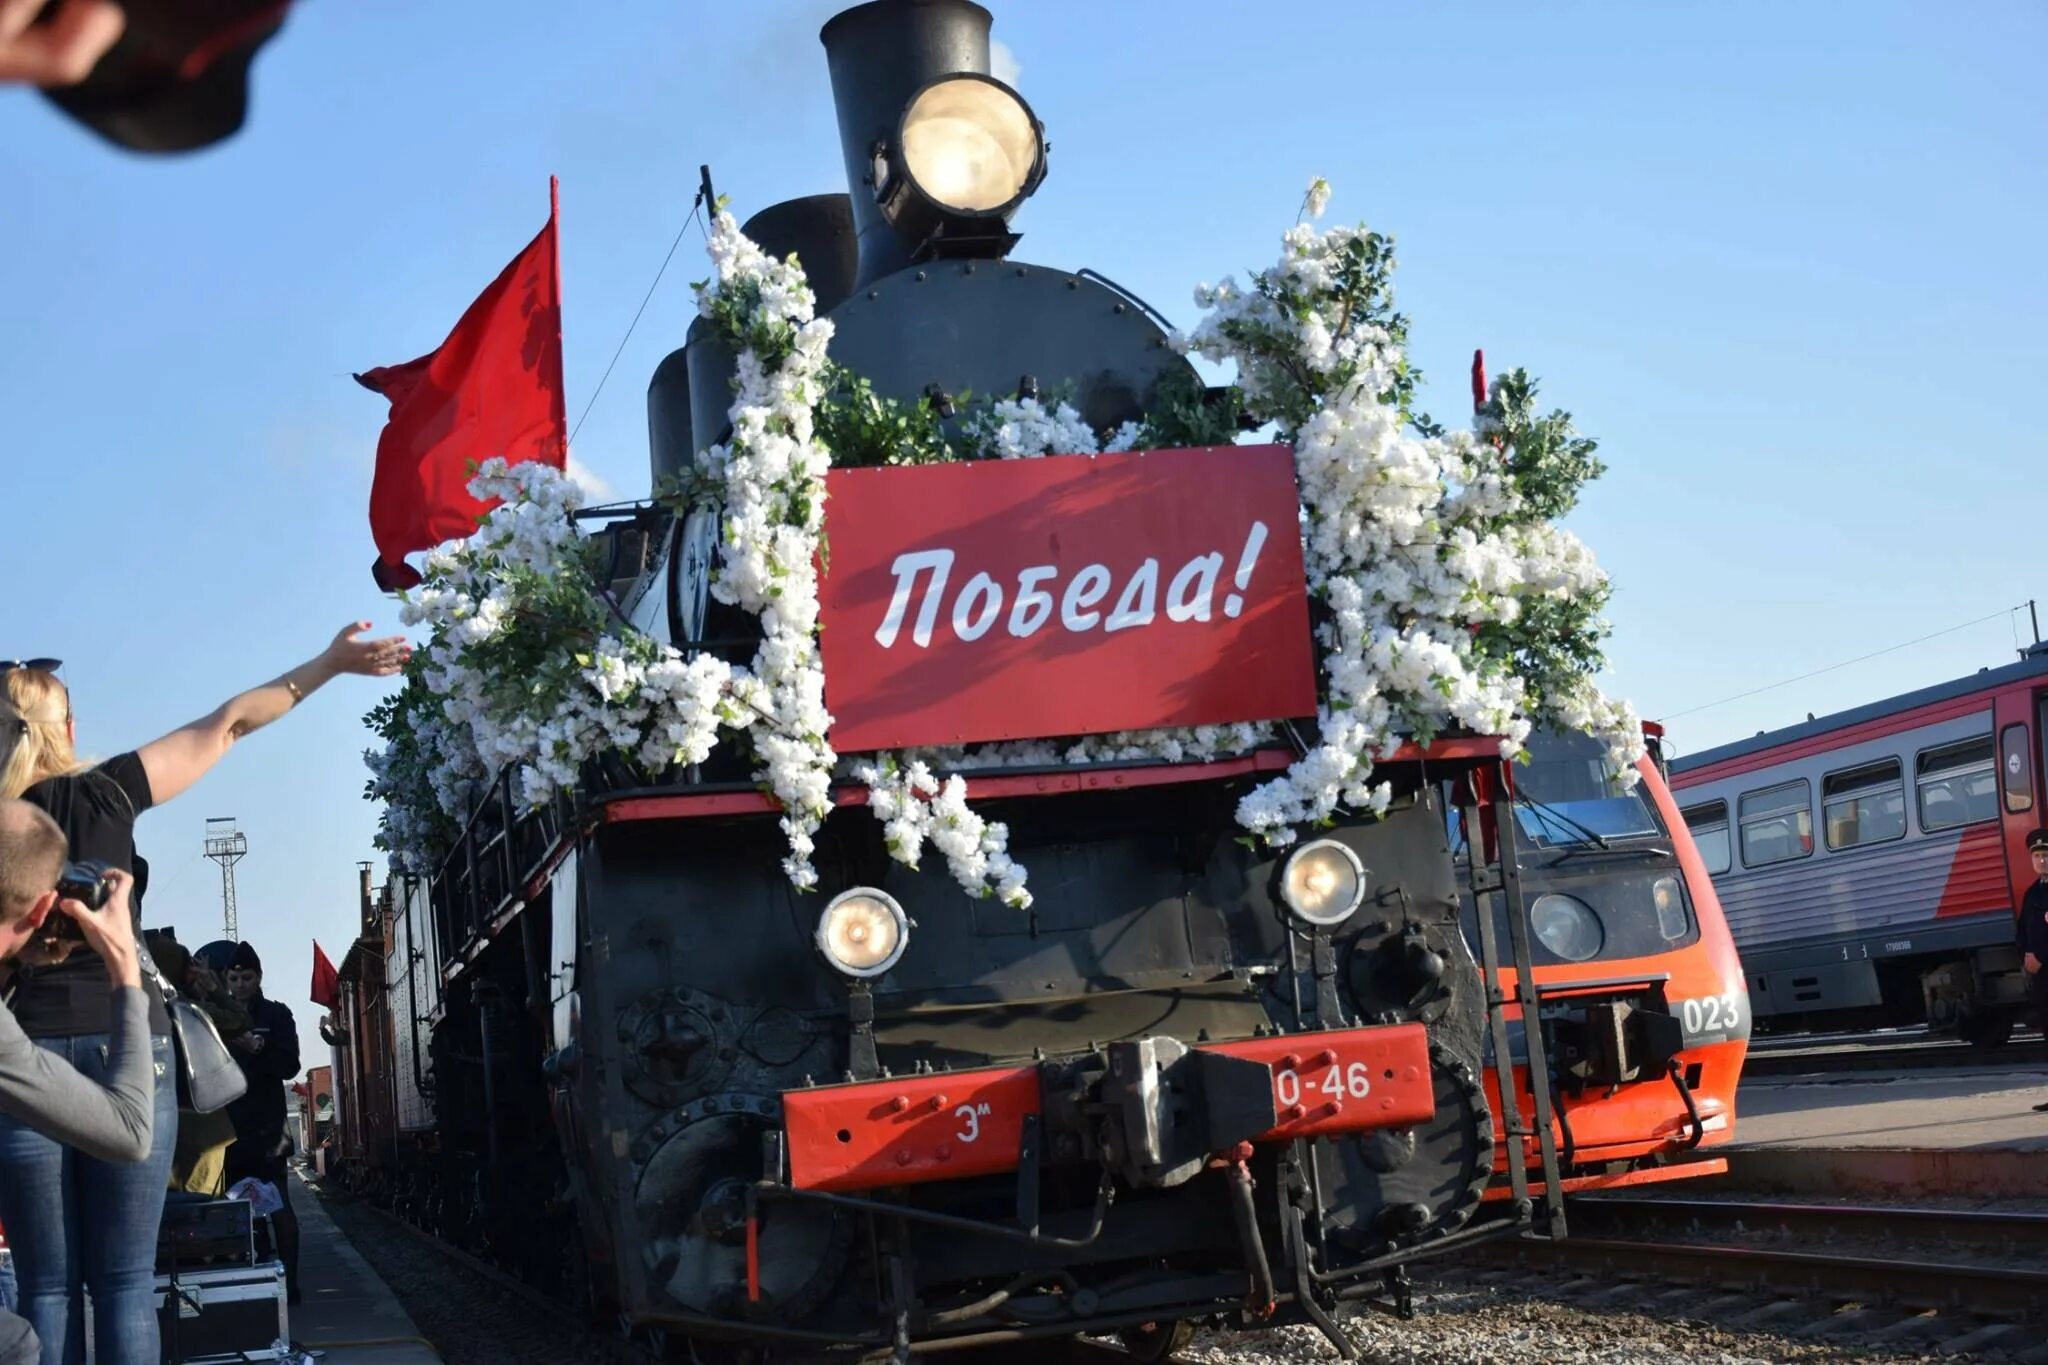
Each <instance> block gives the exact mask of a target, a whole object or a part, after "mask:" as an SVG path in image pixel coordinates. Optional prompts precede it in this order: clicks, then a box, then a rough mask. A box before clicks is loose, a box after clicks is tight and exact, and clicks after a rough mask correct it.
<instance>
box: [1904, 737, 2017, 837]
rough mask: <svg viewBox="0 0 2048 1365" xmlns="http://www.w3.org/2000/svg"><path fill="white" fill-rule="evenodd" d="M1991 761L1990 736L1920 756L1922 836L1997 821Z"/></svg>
mask: <svg viewBox="0 0 2048 1365" xmlns="http://www.w3.org/2000/svg"><path fill="white" fill-rule="evenodd" d="M1996 768H1997V765H1996V764H1995V763H1994V762H1993V761H1992V757H1991V736H1989V735H1980V736H1978V737H1977V738H1976V739H1966V740H1962V741H1960V742H1958V743H1955V744H1944V745H1942V746H1941V747H1940V748H1938V749H1928V750H1926V751H1925V752H1923V753H1922V754H1921V755H1920V758H1919V763H1918V772H1917V775H1916V785H1917V787H1918V789H1919V801H1920V829H1921V832H1922V833H1929V834H1931V833H1933V832H1934V831H1935V830H1941V829H1954V828H1956V827H1957V826H1958V825H1974V824H1976V823H1977V822H1978V821H1980V820H1996V819H1997V818H1998V773H1997V771H1996Z"/></svg>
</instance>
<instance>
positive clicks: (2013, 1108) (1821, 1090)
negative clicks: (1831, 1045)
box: [1721, 1053, 2048, 1198]
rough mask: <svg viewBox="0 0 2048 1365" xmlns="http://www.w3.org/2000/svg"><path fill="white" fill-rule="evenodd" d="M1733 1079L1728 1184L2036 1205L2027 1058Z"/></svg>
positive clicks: (2038, 1164) (2041, 1140)
mask: <svg viewBox="0 0 2048 1365" xmlns="http://www.w3.org/2000/svg"><path fill="white" fill-rule="evenodd" d="M1831 1061H1832V1059H1831V1058H1830V1057H1829V1056H1828V1055H1827V1054H1825V1053H1820V1054H1816V1055H1815V1057H1814V1065H1813V1068H1812V1069H1804V1068H1799V1069H1790V1068H1787V1069H1783V1070H1774V1071H1773V1072H1772V1073H1771V1074H1767V1075H1762V1076H1745V1077H1744V1078H1743V1082H1742V1087H1741V1089H1740V1091H1739V1092H1738V1094H1737V1098H1736V1139H1737V1140H1736V1141H1735V1142H1734V1143H1732V1144H1730V1145H1729V1146H1728V1147H1725V1148H1722V1149H1721V1154H1722V1155H1725V1156H1727V1157H1728V1158H1729V1162H1730V1170H1729V1176H1728V1180H1729V1183H1731V1184H1738V1185H1740V1186H1742V1187H1744V1188H1750V1189H1770V1190H1778V1191H1782V1192H1785V1193H1806V1194H1841V1195H1847V1194H1864V1195H1889V1196H1902V1195H1925V1196H1962V1197H1980V1198H1992V1197H2007V1198H2048V1114H2044V1113H2038V1112H2036V1111H2035V1109H2034V1106H2035V1105H2036V1104H2040V1103H2042V1102H2043V1101H2048V1067H2043V1066H2041V1065H2039V1064H2036V1063H2032V1062H2029V1061H2019V1060H2015V1061H2013V1062H2009V1063H2000V1062H1995V1061H1993V1062H1983V1063H1981V1064H1968V1065H1952V1066H1941V1067H1930V1066H1927V1065H1925V1064H1924V1062H1919V1061H1912V1060H1907V1061H1902V1062H1901V1064H1900V1065H1898V1066H1896V1067H1892V1068H1889V1069H1885V1068H1881V1067H1878V1066H1874V1065H1871V1064H1869V1062H1868V1060H1867V1059H1866V1060H1865V1061H1864V1062H1862V1063H1860V1064H1859V1065H1858V1066H1857V1067H1854V1068H1850V1067H1843V1066H1838V1065H1831Z"/></svg>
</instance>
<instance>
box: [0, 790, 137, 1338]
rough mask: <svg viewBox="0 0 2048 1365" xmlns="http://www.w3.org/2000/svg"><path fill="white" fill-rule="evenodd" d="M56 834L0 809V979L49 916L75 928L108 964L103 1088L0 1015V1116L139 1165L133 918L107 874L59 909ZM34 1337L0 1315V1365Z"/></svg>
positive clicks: (28, 813) (121, 881)
mask: <svg viewBox="0 0 2048 1365" xmlns="http://www.w3.org/2000/svg"><path fill="white" fill-rule="evenodd" d="M64 855H65V842H64V832H63V831H62V830H60V829H59V828H58V827H57V824H56V822H55V821H54V820H52V819H51V818H50V817H49V816H48V815H46V814H44V813H43V811H42V810H40V809H39V808H37V807H35V806H32V805H30V804H29V803H28V802H26V801H15V800H0V971H5V970H7V969H6V967H5V965H4V964H5V963H6V960H7V959H9V958H12V957H13V956H14V955H15V954H16V953H19V952H20V951H21V950H22V949H23V948H24V947H26V946H27V945H28V943H29V940H30V939H32V938H33V937H35V935H36V933H37V931H39V930H40V929H42V927H43V924H44V922H45V921H46V920H47V919H48V918H49V916H50V915H51V914H53V913H58V914H66V915H69V916H71V918H72V919H74V920H76V921H77V922H78V927H79V928H80V929H81V930H83V931H84V933H85V938H86V942H88V943H89V944H91V945H92V948H93V950H94V951H95V952H97V953H98V954H99V955H100V957H101V959H102V960H104V961H105V962H106V964H107V975H108V977H109V985H110V987H111V989H112V990H113V992H114V1018H113V1030H112V1034H111V1038H110V1041H109V1045H108V1050H107V1077H108V1079H107V1083H106V1084H105V1085H104V1086H102V1085H99V1084H98V1083H96V1082H94V1081H91V1080H88V1079H87V1078H85V1077H84V1076H81V1075H79V1074H78V1072H76V1071H74V1070H72V1068H71V1066H70V1065H69V1064H68V1063H66V1062H64V1061H61V1060H59V1059H58V1058H56V1057H54V1056H52V1055H51V1054H50V1053H48V1052H46V1051H44V1050H43V1049H42V1048H40V1047H37V1046H36V1045H35V1043H34V1042H33V1041H31V1040H30V1039H29V1037H28V1035H26V1034H24V1033H23V1032H22V1031H21V1025H20V1024H18V1023H16V1022H15V1019H14V1016H13V1014H11V1013H10V1012H8V1010H6V1009H5V1008H4V1007H0V1113H4V1114H6V1115H8V1116H10V1117H12V1118H14V1119H16V1120H18V1121H19V1122H21V1123H23V1124H26V1125H27V1126H29V1127H31V1128H34V1129H35V1130H37V1131H38V1132H40V1133H43V1134H44V1135H46V1136H48V1137H50V1138H53V1139H55V1140H56V1141H58V1142H61V1143H64V1144H65V1145H66V1146H70V1147H76V1148H78V1149H79V1150H80V1151H82V1152H87V1153H90V1154H91V1155H93V1156H96V1157H98V1158H100V1159H101V1160H103V1161H140V1160H142V1158H143V1157H145V1156H147V1155H149V1146H150V1141H151V1138H152V1134H151V1132H150V1128H151V1122H150V1112H151V1103H152V1098H153V1094H154V1086H155V1084H156V1078H155V1075H154V1071H153V1068H152V1066H151V1057H150V1040H149V1010H148V1002H147V1000H146V999H145V997H144V996H143V993H142V967H141V961H140V957H139V955H138V954H137V952H136V947H135V925H134V913H133V911H131V910H130V909H129V905H128V892H129V889H130V887H132V886H133V885H134V882H133V879H131V878H130V877H129V875H128V874H127V873H125V872H109V873H108V874H107V880H108V881H109V882H110V883H111V885H110V887H109V891H108V895H107V899H106V904H105V905H103V906H102V907H100V908H99V909H98V910H92V909H88V908H87V907H86V906H84V905H82V904H80V903H79V902H77V901H72V900H67V901H62V902H59V900H58V898H57V879H58V876H59V874H60V873H61V872H62V871H63V868H64ZM38 1354H39V1352H38V1349H37V1346H36V1338H35V1333H34V1332H33V1331H31V1330H30V1328H29V1325H28V1323H27V1322H26V1321H24V1320H23V1319H21V1318H19V1317H16V1316H15V1315H14V1314H12V1313H4V1312H0V1365H34V1362H35V1361H36V1359H37V1357H38Z"/></svg>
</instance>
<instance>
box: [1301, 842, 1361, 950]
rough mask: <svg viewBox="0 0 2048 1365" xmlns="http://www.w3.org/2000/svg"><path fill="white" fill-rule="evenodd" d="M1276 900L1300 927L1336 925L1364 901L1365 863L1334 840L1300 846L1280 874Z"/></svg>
mask: <svg viewBox="0 0 2048 1365" xmlns="http://www.w3.org/2000/svg"><path fill="white" fill-rule="evenodd" d="M1280 899H1281V900H1283V901H1285V902H1287V908H1288V910H1289V911H1290V912H1291V913H1292V914H1293V915H1294V917H1295V918H1296V919H1298V920H1300V921H1302V922H1303V923H1304V924H1309V925H1313V926H1315V927H1316V928H1319V929H1327V928H1328V927H1330V926H1331V925H1333V924H1340V923H1342V922H1343V921H1344V920H1345V919H1347V918H1349V917H1350V915H1351V912H1352V911H1354V910H1356V909H1357V908H1358V907H1359V905H1360V904H1361V903H1362V902H1363V901H1364V900H1365V864H1364V863H1361V862H1359V861H1358V855H1357V854H1356V853H1353V852H1352V851H1351V850H1350V849H1348V848H1346V847H1345V846H1344V845H1342V844H1340V843H1338V842H1337V841H1336V840H1335V839H1316V840H1313V841H1311V842H1309V843H1306V844H1303V845H1302V846H1301V847H1300V848H1299V849H1297V850H1295V852H1294V855H1293V856H1292V857H1290V858H1289V859H1288V860H1287V865H1286V866H1285V867H1284V868H1282V869H1281V871H1280Z"/></svg>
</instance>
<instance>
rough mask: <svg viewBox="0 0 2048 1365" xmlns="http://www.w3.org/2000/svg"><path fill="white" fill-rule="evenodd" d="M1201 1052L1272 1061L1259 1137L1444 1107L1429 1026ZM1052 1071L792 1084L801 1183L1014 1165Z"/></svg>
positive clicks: (1286, 1137) (786, 1102)
mask: <svg viewBox="0 0 2048 1365" xmlns="http://www.w3.org/2000/svg"><path fill="white" fill-rule="evenodd" d="M1193 1051H1194V1052H1196V1053H1207V1054H1213V1055H1215V1056H1218V1057H1227V1058H1233V1059H1236V1060H1238V1061H1241V1062H1251V1063H1255V1064H1258V1065H1260V1066H1263V1067H1265V1068H1266V1071H1267V1076H1268V1078H1269V1084H1270V1085H1271V1088H1272V1089H1271V1099H1272V1109H1271V1110H1270V1115H1271V1118H1270V1122H1271V1125H1272V1126H1270V1127H1267V1128H1264V1129H1263V1130H1259V1129H1257V1128H1255V1127H1254V1126H1253V1125H1251V1124H1247V1125H1246V1127H1245V1128H1244V1129H1240V1130H1239V1133H1240V1134H1244V1133H1249V1136H1250V1140H1251V1141H1253V1142H1259V1143H1265V1142H1292V1141H1294V1140H1295V1139H1297V1138H1308V1137H1324V1136H1328V1135H1330V1134H1335V1133H1353V1132H1362V1131H1366V1130H1369V1129H1374V1128H1406V1127H1411V1126H1413V1125H1415V1124H1418V1123H1422V1122H1425V1121H1427V1120H1428V1119H1430V1118H1432V1117H1434V1116H1435V1114H1436V1090H1435V1083H1434V1081H1433V1079H1432V1077H1431V1075H1430V1067H1429V1033H1428V1030H1427V1029H1426V1028H1424V1027H1423V1026H1422V1025H1421V1024H1390V1025H1383V1026H1377V1027H1372V1028H1354V1029H1334V1030H1329V1031H1326V1032H1315V1033H1297V1034H1278V1035H1275V1036H1273V1037H1270V1038H1248V1039H1244V1040H1242V1041H1239V1042H1232V1043H1205V1044H1202V1045H1200V1046H1198V1047H1196V1048H1194V1049H1193ZM1040 1074H1041V1073H1040V1070H1039V1068H1038V1067H1037V1066H1035V1065H1034V1066H1018V1067H988V1068H983V1069H978V1070H973V1071H952V1072H947V1073H944V1074H941V1075H923V1076H902V1077H896V1078H894V1079H890V1080H884V1081H867V1082H860V1083H857V1084H852V1085H834V1086H821V1087H818V1088H816V1089H812V1090H795V1091H788V1092H785V1093H784V1095H783V1096H782V1114H783V1127H784V1131H785V1132H786V1133H787V1135H788V1157H789V1183H790V1185H791V1187H792V1188H794V1189H799V1190H825V1191H846V1190H865V1189H879V1188H883V1187H887V1186H892V1185H914V1184H921V1183H925V1182H928V1181H935V1180H961V1179H965V1178H967V1177H970V1176H978V1175H996V1174H1000V1173H1003V1172H1007V1171H1014V1170H1016V1169H1018V1167H1019V1165H1020V1164H1021V1159H1022V1154H1023V1151H1024V1146H1025V1133H1026V1130H1027V1123H1026V1120H1027V1118H1029V1119H1036V1118H1037V1117H1038V1116H1040V1115H1041V1114H1042V1113H1043V1102H1042V1096H1041V1089H1040ZM1267 1121H1268V1120H1265V1119H1262V1120H1259V1122H1261V1123H1263V1122H1267ZM1030 1126H1034V1127H1035V1124H1033V1125H1030ZM1237 1140H1239V1139H1238V1135H1231V1136H1230V1138H1229V1142H1235V1141H1237ZM1224 1145H1228V1143H1225V1144H1224Z"/></svg>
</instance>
